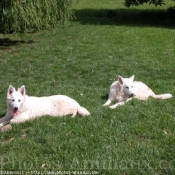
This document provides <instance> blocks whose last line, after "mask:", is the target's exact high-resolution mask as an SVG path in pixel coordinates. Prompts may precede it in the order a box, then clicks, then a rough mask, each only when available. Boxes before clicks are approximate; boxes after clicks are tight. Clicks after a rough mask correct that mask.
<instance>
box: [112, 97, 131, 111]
mask: <svg viewBox="0 0 175 175" xmlns="http://www.w3.org/2000/svg"><path fill="white" fill-rule="evenodd" d="M130 100H132V98H128V99H126V100H125V101H121V102H118V103H116V104H114V105H112V106H110V108H111V109H115V108H116V107H117V106H121V105H124V104H125V103H127V102H128V101H130Z"/></svg>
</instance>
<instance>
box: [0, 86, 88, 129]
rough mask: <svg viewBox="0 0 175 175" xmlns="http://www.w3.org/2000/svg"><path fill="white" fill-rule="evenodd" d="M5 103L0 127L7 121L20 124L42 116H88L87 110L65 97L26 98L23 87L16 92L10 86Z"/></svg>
mask: <svg viewBox="0 0 175 175" xmlns="http://www.w3.org/2000/svg"><path fill="white" fill-rule="evenodd" d="M6 102H7V112H6V115H5V117H3V118H1V119H0V123H1V124H0V126H3V125H4V124H5V123H7V122H8V121H10V123H20V122H24V121H26V120H31V119H34V118H36V117H40V116H44V115H49V116H53V117H56V116H64V115H68V114H72V118H73V117H75V116H76V115H77V114H79V115H81V116H88V115H90V113H89V111H88V110H87V109H85V108H84V107H81V106H80V105H79V104H78V102H76V101H75V100H74V99H72V98H70V97H67V96H65V95H53V96H49V97H32V96H28V95H26V89H25V86H24V85H23V86H21V87H20V88H19V89H18V90H17V91H16V90H15V88H14V87H13V86H11V85H10V86H9V88H8V90H7V100H6Z"/></svg>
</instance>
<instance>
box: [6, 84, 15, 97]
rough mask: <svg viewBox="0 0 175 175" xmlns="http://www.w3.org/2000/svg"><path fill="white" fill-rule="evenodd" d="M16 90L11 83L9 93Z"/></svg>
mask: <svg viewBox="0 0 175 175" xmlns="http://www.w3.org/2000/svg"><path fill="white" fill-rule="evenodd" d="M14 91H15V88H14V87H13V86H12V85H10V86H9V88H8V90H7V95H11V94H12V93H13V92H14Z"/></svg>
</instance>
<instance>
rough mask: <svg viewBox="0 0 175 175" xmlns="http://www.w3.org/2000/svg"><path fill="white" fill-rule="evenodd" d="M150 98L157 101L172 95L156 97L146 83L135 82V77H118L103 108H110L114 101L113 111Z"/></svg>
mask: <svg viewBox="0 0 175 175" xmlns="http://www.w3.org/2000/svg"><path fill="white" fill-rule="evenodd" d="M149 97H153V98H156V99H168V98H171V97H172V95H171V94H161V95H155V93H154V92H153V91H152V90H151V89H150V88H149V87H148V86H147V85H146V84H144V83H142V82H138V81H134V75H133V76H131V77H130V78H123V77H121V76H120V75H119V76H118V81H115V82H114V83H112V85H111V86H110V91H109V96H108V100H107V102H106V103H105V104H104V105H103V106H108V105H110V104H111V103H112V102H114V101H118V102H117V103H116V104H114V105H112V106H110V108H111V109H114V108H116V107H117V106H120V105H124V104H125V103H126V102H128V101H130V100H132V98H136V99H138V100H147V99H148V98H149Z"/></svg>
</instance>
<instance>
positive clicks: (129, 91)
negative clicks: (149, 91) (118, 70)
mask: <svg viewBox="0 0 175 175" xmlns="http://www.w3.org/2000/svg"><path fill="white" fill-rule="evenodd" d="M118 83H119V85H120V86H121V87H122V90H123V93H124V94H125V95H127V96H129V97H133V96H134V95H135V94H134V75H133V76H131V77H130V78H123V77H121V76H120V75H118Z"/></svg>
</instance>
